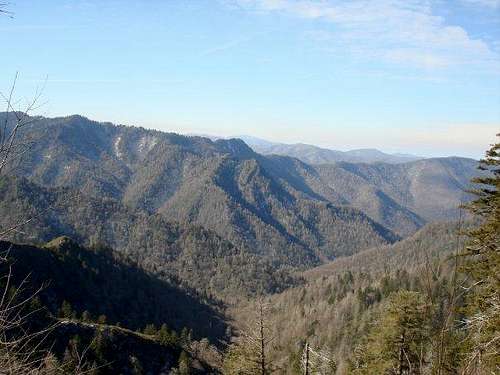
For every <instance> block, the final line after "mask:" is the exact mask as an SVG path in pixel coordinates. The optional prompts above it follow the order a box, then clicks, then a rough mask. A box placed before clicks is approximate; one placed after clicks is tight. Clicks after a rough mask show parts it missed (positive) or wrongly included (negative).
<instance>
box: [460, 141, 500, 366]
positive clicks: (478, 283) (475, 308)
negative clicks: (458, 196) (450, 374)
mask: <svg viewBox="0 0 500 375" xmlns="http://www.w3.org/2000/svg"><path fill="white" fill-rule="evenodd" d="M498 136H500V134H498ZM479 169H481V170H483V171H485V175H483V176H481V177H478V178H475V179H473V182H474V183H476V184H478V187H477V188H476V189H474V190H472V193H473V194H474V195H475V196H476V199H475V200H474V201H473V202H471V203H470V204H469V205H468V206H467V208H468V209H469V210H470V212H472V213H473V214H475V215H476V216H478V217H479V218H480V223H481V224H480V225H479V226H478V227H477V228H475V229H473V230H472V231H471V232H470V233H469V235H470V242H469V245H468V246H467V247H466V251H465V254H464V255H465V256H466V262H465V266H464V267H463V271H464V273H465V274H466V275H467V276H468V277H469V278H470V279H471V280H472V283H471V289H470V290H471V293H470V294H469V295H468V299H467V306H466V309H465V311H466V314H467V319H466V326H467V328H468V331H469V338H470V340H469V347H470V349H469V350H468V352H469V353H468V356H469V358H468V361H467V364H466V365H465V367H466V371H469V372H476V373H495V372H497V371H500V354H499V353H500V143H496V144H494V145H493V146H492V147H491V149H489V150H488V151H487V152H486V157H485V158H484V159H483V160H481V162H480V167H479Z"/></svg>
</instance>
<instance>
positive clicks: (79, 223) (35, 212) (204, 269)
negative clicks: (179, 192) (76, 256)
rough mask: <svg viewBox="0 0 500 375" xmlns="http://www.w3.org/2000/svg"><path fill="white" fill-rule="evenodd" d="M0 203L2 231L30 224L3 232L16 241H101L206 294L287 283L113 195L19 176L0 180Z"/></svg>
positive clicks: (196, 230)
mask: <svg viewBox="0 0 500 375" xmlns="http://www.w3.org/2000/svg"><path fill="white" fill-rule="evenodd" d="M0 198H1V199H0V213H1V215H0V228H2V229H7V228H10V227H12V225H13V224H15V223H25V222H26V220H30V221H29V222H27V223H25V224H23V225H22V227H21V228H19V229H20V230H18V231H17V230H16V231H12V232H10V233H9V238H12V239H13V240H16V241H28V242H31V243H39V242H44V241H48V240H50V239H52V238H55V237H57V236H62V235H65V236H70V237H72V238H74V239H75V240H77V241H78V242H80V243H83V244H86V245H92V246H95V245H101V244H104V245H106V246H110V247H112V248H114V249H116V250H118V251H119V252H121V253H123V254H126V255H127V256H129V257H130V258H132V259H133V260H134V261H135V262H137V264H139V265H140V266H141V267H142V268H144V269H145V270H148V271H150V272H153V273H155V274H156V275H159V276H160V277H162V278H164V279H167V280H171V281H173V282H176V283H181V284H183V285H185V286H187V287H189V288H194V289H196V290H198V291H199V292H201V293H203V294H205V295H216V296H219V297H227V296H231V295H233V296H234V295H239V294H240V293H243V294H253V293H255V292H261V291H265V292H273V291H277V290H280V288H282V287H283V286H286V285H287V284H289V283H291V282H292V280H291V279H290V278H289V277H288V276H287V272H286V269H283V270H282V271H280V269H278V268H279V267H273V266H272V265H271V264H270V263H269V262H268V259H262V258H259V257H257V256H256V255H254V254H251V253H248V252H246V251H243V250H240V249H238V248H236V247H235V246H234V245H233V244H231V243H230V242H228V241H226V240H223V239H222V238H220V237H219V236H218V235H217V234H215V233H214V232H211V231H209V230H206V229H204V228H202V227H199V226H193V225H190V224H179V223H175V222H169V221H167V220H166V219H165V218H164V217H163V216H161V215H158V214H153V215H150V214H148V213H146V212H143V211H139V210H133V209H131V208H128V207H126V206H124V205H123V204H121V203H120V202H118V201H116V200H114V199H112V198H104V199H99V198H97V197H90V196H87V195H85V194H83V193H81V192H79V191H77V190H73V189H69V188H54V189H52V188H43V187H41V186H39V185H37V184H34V183H32V182H30V181H28V180H26V179H23V178H3V179H1V180H0ZM282 266H283V264H282ZM271 270H273V271H274V272H271Z"/></svg>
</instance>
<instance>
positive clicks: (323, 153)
mask: <svg viewBox="0 0 500 375" xmlns="http://www.w3.org/2000/svg"><path fill="white" fill-rule="evenodd" d="M234 138H239V139H242V140H243V141H245V143H246V144H248V145H249V146H250V147H252V148H253V150H254V151H255V152H258V153H260V154H264V155H270V154H275V155H282V156H291V157H294V158H297V159H299V160H301V161H303V162H305V163H308V164H328V163H333V162H338V161H346V162H350V163H378V162H382V163H390V164H400V163H407V162H410V161H416V160H421V159H424V158H423V157H420V156H416V155H411V154H402V153H395V154H389V153H385V152H382V151H380V150H377V149H374V148H363V149H357V150H350V151H339V150H332V149H328V148H322V147H318V146H314V145H309V144H304V143H295V144H286V143H276V142H270V141H267V140H265V139H261V138H257V137H253V136H249V135H239V136H235V137H234Z"/></svg>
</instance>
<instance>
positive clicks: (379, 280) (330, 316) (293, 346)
mask: <svg viewBox="0 0 500 375" xmlns="http://www.w3.org/2000/svg"><path fill="white" fill-rule="evenodd" d="M459 229H460V226H459V225H458V224H456V223H453V224H431V225H427V226H426V227H424V228H423V229H421V230H420V231H419V232H417V233H416V234H415V235H413V236H411V237H409V238H407V239H405V240H403V241H401V242H398V243H396V244H394V245H390V246H384V247H379V248H373V249H369V250H365V251H362V252H360V253H357V254H355V255H353V256H350V257H344V258H340V259H337V260H335V261H333V262H331V263H329V264H326V265H323V266H320V267H317V268H314V269H311V270H309V271H306V272H305V273H303V276H304V277H305V279H306V283H305V284H304V285H301V286H298V287H296V288H292V289H289V290H286V291H285V292H283V293H281V294H276V295H273V296H270V297H267V298H266V299H264V303H265V304H267V305H268V306H269V313H268V315H267V316H266V319H268V321H267V326H269V327H272V329H271V330H270V332H269V337H275V339H274V341H273V343H274V346H273V350H272V352H273V353H272V357H273V358H274V359H275V360H276V361H277V363H280V364H281V365H282V366H283V368H284V369H286V370H284V371H283V372H282V373H286V374H295V373H297V372H294V371H296V368H297V366H298V365H299V360H300V357H301V350H302V345H303V343H304V342H305V341H308V342H309V343H310V344H311V345H312V346H313V347H314V348H315V349H316V350H320V349H322V348H324V349H328V351H329V352H331V353H332V355H333V357H334V359H335V360H336V361H337V363H338V364H339V366H340V370H341V371H340V373H344V370H345V365H346V363H347V362H346V360H347V359H349V358H352V355H353V352H354V349H355V346H356V344H357V343H359V342H360V340H361V338H362V337H363V335H364V334H365V333H366V332H367V330H369V329H370V327H371V324H372V321H373V319H374V317H375V316H376V315H377V314H378V311H379V307H380V306H381V304H382V303H383V302H384V301H385V300H386V298H387V297H388V296H389V295H391V293H393V292H395V291H398V290H402V289H408V290H420V291H427V290H429V292H430V293H432V295H433V296H434V298H435V300H436V301H438V303H437V304H436V309H437V310H438V311H439V309H445V308H446V299H445V298H444V297H443V296H444V295H445V294H446V293H447V289H448V286H449V276H450V274H451V272H450V268H451V267H452V266H453V262H450V261H449V257H450V256H451V255H452V254H453V253H454V252H456V251H457V250H458V249H461V248H462V246H463V244H464V238H463V237H461V236H460V235H459V234H458V230H459ZM461 229H464V228H463V226H462V228H461ZM257 303H258V302H255V303H251V304H250V305H248V306H247V307H246V308H244V309H242V308H241V307H240V308H238V309H235V310H234V316H235V317H236V321H237V322H240V323H243V326H244V324H245V322H246V321H248V320H249V319H250V318H249V317H251V316H252V314H254V311H255V309H256V304H257ZM439 304H440V305H439ZM438 315H439V314H438ZM441 315H442V314H441ZM294 367H295V368H294Z"/></svg>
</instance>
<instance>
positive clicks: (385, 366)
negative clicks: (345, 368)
mask: <svg viewBox="0 0 500 375" xmlns="http://www.w3.org/2000/svg"><path fill="white" fill-rule="evenodd" d="M425 308H426V306H425V303H424V298H423V297H422V295H420V293H418V292H410V291H406V290H403V291H399V292H396V293H394V294H392V295H391V296H390V297H389V301H388V302H387V304H386V306H385V309H383V310H382V313H381V316H380V318H379V320H378V321H377V322H376V323H375V325H374V326H373V328H372V330H371V332H370V333H369V335H368V337H367V338H366V340H365V342H364V343H363V344H361V345H360V346H359V347H358V348H357V350H356V351H355V358H354V360H353V362H352V366H351V368H352V373H353V374H394V375H403V374H405V375H413V374H421V373H422V368H423V365H424V363H425V353H426V350H427V344H428V342H429V333H428V328H427V322H426V318H425V313H424V312H425Z"/></svg>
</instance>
